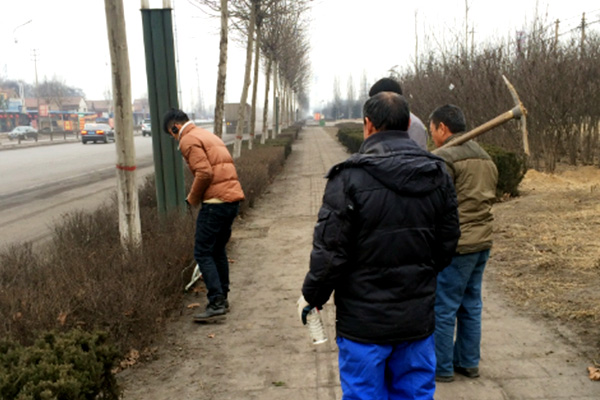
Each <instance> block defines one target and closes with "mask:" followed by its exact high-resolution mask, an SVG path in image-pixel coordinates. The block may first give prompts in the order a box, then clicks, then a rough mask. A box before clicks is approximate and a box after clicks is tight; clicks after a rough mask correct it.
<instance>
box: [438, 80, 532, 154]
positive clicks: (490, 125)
mask: <svg viewBox="0 0 600 400" xmlns="http://www.w3.org/2000/svg"><path fill="white" fill-rule="evenodd" d="M502 78H503V79H504V83H506V86H508V90H509V91H510V94H511V96H512V98H513V100H514V101H515V104H516V105H515V106H514V107H513V109H512V110H509V111H507V112H505V113H502V114H500V115H498V116H497V117H496V118H494V119H492V120H490V121H488V122H486V123H484V124H482V125H479V126H478V127H477V128H475V129H472V130H470V131H469V132H467V133H465V134H464V135H461V136H460V137H458V138H456V139H454V140H452V141H450V142H449V143H446V144H445V145H443V146H440V147H439V149H444V148H446V147H451V146H458V145H459V144H463V143H464V142H466V141H469V140H471V139H473V138H474V137H476V136H479V135H481V134H482V133H485V132H487V131H489V130H491V129H494V128H495V127H497V126H499V125H502V124H503V123H505V122H507V121H510V120H511V119H520V120H521V130H522V132H523V150H524V151H525V154H527V155H529V140H528V138H527V110H526V109H525V107H524V106H523V103H521V100H520V99H519V95H518V94H517V91H516V90H515V88H514V87H513V85H511V83H510V82H509V81H508V79H506V77H505V76H504V75H502Z"/></svg>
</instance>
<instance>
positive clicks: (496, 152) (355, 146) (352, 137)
mask: <svg viewBox="0 0 600 400" xmlns="http://www.w3.org/2000/svg"><path fill="white" fill-rule="evenodd" d="M336 127H338V133H337V137H338V140H339V141H340V143H342V144H343V145H344V146H345V147H346V148H347V149H348V151H350V152H352V153H356V152H358V150H359V149H360V146H361V145H362V142H363V131H362V125H359V124H340V125H336ZM481 146H482V147H483V148H484V149H485V151H487V152H488V154H489V155H490V157H492V160H494V163H495V164H496V168H498V186H497V187H496V197H497V198H501V197H502V196H504V195H510V196H518V195H519V184H520V183H521V181H522V180H523V177H524V176H525V172H527V166H526V162H525V159H523V158H522V157H519V156H518V155H517V154H515V153H512V152H509V151H506V150H504V149H502V148H501V147H498V146H491V145H486V144H482V145H481Z"/></svg>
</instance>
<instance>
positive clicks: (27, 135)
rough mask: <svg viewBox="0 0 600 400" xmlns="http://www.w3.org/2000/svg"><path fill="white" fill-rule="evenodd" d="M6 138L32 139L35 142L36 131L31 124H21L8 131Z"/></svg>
mask: <svg viewBox="0 0 600 400" xmlns="http://www.w3.org/2000/svg"><path fill="white" fill-rule="evenodd" d="M8 138H9V139H10V140H13V139H20V140H25V139H33V140H35V141H36V142H37V140H38V131H37V129H35V128H34V127H32V126H29V125H21V126H16V127H15V128H14V129H13V130H12V131H10V132H9V133H8Z"/></svg>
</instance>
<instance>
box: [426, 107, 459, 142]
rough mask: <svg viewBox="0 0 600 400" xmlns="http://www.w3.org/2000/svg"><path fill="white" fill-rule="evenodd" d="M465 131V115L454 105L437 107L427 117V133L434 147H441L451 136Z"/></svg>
mask: <svg viewBox="0 0 600 400" xmlns="http://www.w3.org/2000/svg"><path fill="white" fill-rule="evenodd" d="M466 129H467V123H466V122H465V115H464V114H463V112H462V110H461V109H460V108H458V107H457V106H455V105H452V104H446V105H444V106H441V107H438V108H436V109H435V110H434V111H433V112H432V113H431V115H430V116H429V131H430V132H431V138H432V139H433V142H434V143H435V145H436V147H440V146H441V145H443V144H444V142H445V141H446V139H448V138H449V137H450V136H452V135H453V134H455V133H460V132H464V131H465V130H466Z"/></svg>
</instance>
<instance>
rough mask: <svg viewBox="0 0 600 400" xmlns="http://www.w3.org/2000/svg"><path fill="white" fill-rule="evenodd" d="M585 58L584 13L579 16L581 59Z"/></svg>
mask: <svg viewBox="0 0 600 400" xmlns="http://www.w3.org/2000/svg"><path fill="white" fill-rule="evenodd" d="M583 56H585V13H583V15H582V16H581V57H583Z"/></svg>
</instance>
